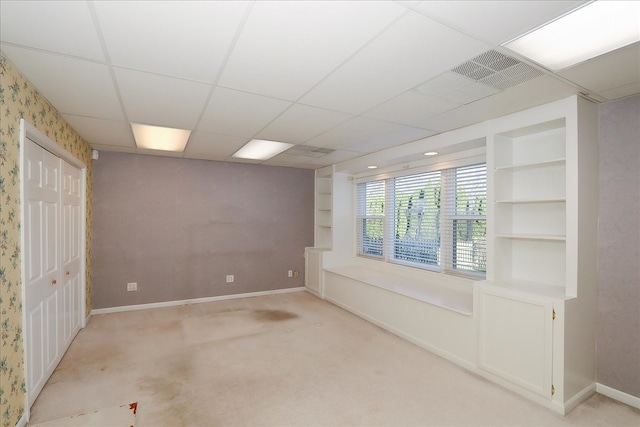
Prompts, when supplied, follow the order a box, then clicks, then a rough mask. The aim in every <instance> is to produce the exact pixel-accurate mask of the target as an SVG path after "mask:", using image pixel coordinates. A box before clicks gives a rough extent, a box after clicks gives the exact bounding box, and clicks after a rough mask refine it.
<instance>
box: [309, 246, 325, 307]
mask: <svg viewBox="0 0 640 427" xmlns="http://www.w3.org/2000/svg"><path fill="white" fill-rule="evenodd" d="M304 272H305V286H306V287H307V289H308V290H310V291H311V292H312V293H314V294H315V295H317V296H319V297H323V296H324V289H323V286H322V252H319V251H313V250H308V251H307V252H306V254H305V268H304Z"/></svg>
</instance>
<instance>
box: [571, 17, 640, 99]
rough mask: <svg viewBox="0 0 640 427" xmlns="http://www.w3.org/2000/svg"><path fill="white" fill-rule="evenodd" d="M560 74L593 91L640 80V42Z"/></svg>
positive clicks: (600, 90)
mask: <svg viewBox="0 0 640 427" xmlns="http://www.w3.org/2000/svg"><path fill="white" fill-rule="evenodd" d="M639 25H640V24H639ZM558 75H560V76H562V77H564V78H565V79H567V80H570V81H572V82H574V83H576V84H578V85H580V86H582V87H584V88H586V89H589V90H590V91H592V92H603V91H607V90H610V89H614V88H617V87H620V86H625V85H629V84H633V83H637V82H640V43H634V44H632V45H629V46H626V47H623V48H620V49H617V50H614V51H613V52H609V53H607V54H604V55H601V56H598V57H596V58H593V59H591V60H589V61H586V62H582V63H580V64H578V65H575V66H573V67H571V68H568V69H566V70H563V71H561V72H559V73H558Z"/></svg>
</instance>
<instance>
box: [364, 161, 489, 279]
mask: <svg viewBox="0 0 640 427" xmlns="http://www.w3.org/2000/svg"><path fill="white" fill-rule="evenodd" d="M357 204H358V209H357V227H358V228H357V253H358V255H361V256H367V257H374V258H377V259H381V260H384V261H387V262H393V263H397V264H404V265H410V266H414V267H420V268H425V269H431V270H436V271H443V272H451V273H463V274H464V273H466V274H484V272H485V271H486V244H485V242H486V227H487V220H486V207H487V172H486V165H485V164H479V165H472V166H464V167H458V168H452V169H445V170H439V171H431V172H425V173H417V174H412V175H405V176H399V177H395V178H388V179H385V180H376V181H368V182H363V183H360V184H358V187H357Z"/></svg>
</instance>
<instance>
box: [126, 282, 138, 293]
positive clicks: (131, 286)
mask: <svg viewBox="0 0 640 427" xmlns="http://www.w3.org/2000/svg"><path fill="white" fill-rule="evenodd" d="M137 290H138V284H137V283H136V282H131V283H127V291H128V292H132V291H137Z"/></svg>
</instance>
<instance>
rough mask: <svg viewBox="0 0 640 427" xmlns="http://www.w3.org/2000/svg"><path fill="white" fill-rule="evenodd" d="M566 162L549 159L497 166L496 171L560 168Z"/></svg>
mask: <svg viewBox="0 0 640 427" xmlns="http://www.w3.org/2000/svg"><path fill="white" fill-rule="evenodd" d="M565 162H566V160H565V159H564V158H558V159H549V160H544V161H539V162H531V163H519V164H515V165H505V166H496V168H495V169H496V171H508V170H512V169H528V168H539V167H548V166H558V165H563V164H565Z"/></svg>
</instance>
